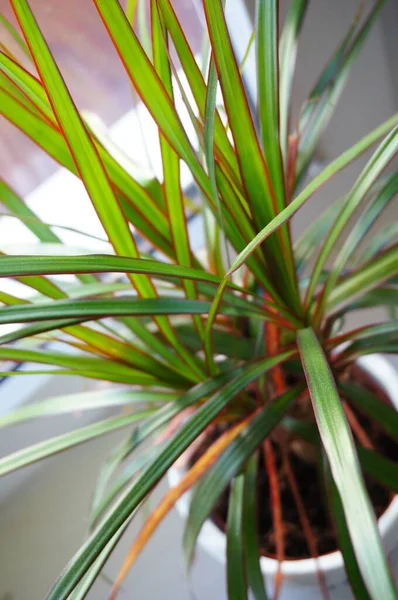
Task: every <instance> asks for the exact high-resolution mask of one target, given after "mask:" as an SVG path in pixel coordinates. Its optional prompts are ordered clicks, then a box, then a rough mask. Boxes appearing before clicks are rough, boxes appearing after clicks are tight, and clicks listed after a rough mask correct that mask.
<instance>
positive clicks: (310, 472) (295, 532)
mask: <svg viewBox="0 0 398 600" xmlns="http://www.w3.org/2000/svg"><path fill="white" fill-rule="evenodd" d="M350 379H352V380H353V381H355V382H357V383H360V384H361V385H362V386H364V387H366V388H367V389H369V391H371V392H373V393H375V394H376V395H377V396H378V397H379V399H380V401H381V402H389V399H388V397H387V396H386V394H385V393H384V391H383V390H381V389H380V387H379V386H378V385H377V383H376V382H375V381H374V380H373V379H372V378H370V376H369V375H368V374H367V373H365V372H364V371H362V370H361V369H359V368H358V367H354V368H353V369H352V371H351V373H350ZM305 406H306V407H307V408H305ZM308 408H309V409H310V410H311V408H310V406H309V404H308V403H305V405H304V406H303V405H301V406H300V405H299V406H297V404H296V406H295V408H294V409H293V412H294V415H295V416H296V417H298V416H300V417H301V418H303V417H304V418H312V416H311V414H309V415H306V414H305V412H306V411H308ZM351 409H352V411H353V412H354V414H355V416H356V417H357V419H358V421H359V423H360V424H361V426H362V428H363V429H364V431H365V432H366V433H367V435H368V436H369V438H370V440H371V441H372V443H373V445H374V448H375V450H376V451H378V452H379V453H381V454H382V455H384V456H385V457H387V458H389V459H391V460H396V457H397V456H398V444H397V443H396V442H395V441H394V440H392V439H391V438H390V437H389V436H388V435H387V434H386V433H385V432H384V430H383V429H382V428H381V427H380V426H379V425H378V424H377V423H374V422H373V421H371V420H370V419H369V418H368V417H366V416H365V415H362V414H361V413H360V412H359V411H357V410H356V409H354V408H352V406H351ZM219 433H220V432H216V431H214V430H213V431H212V435H211V436H209V438H208V439H207V440H206V442H205V443H204V444H203V446H202V448H201V449H200V450H199V451H198V452H197V453H196V455H195V456H194V458H193V461H192V462H194V461H195V460H196V459H197V457H198V455H200V454H201V453H203V451H204V450H205V449H206V447H208V446H209V445H210V444H211V443H212V441H213V440H214V438H215V437H217V435H219ZM272 445H273V448H274V452H275V457H276V461H277V467H278V475H279V487H280V493H281V500H282V510H283V520H284V531H285V557H286V558H287V559H289V558H290V559H294V558H295V559H297V558H310V554H309V551H308V547H307V542H306V538H305V535H304V533H303V528H302V526H301V523H300V519H299V515H298V512H297V507H296V503H295V501H294V497H293V494H292V492H291V490H290V486H289V485H288V483H287V480H286V477H285V475H284V473H283V469H282V468H280V467H281V456H280V451H279V445H278V444H277V443H275V442H274V441H273V442H272ZM314 459H315V456H314V455H312V454H311V448H310V447H308V448H306V446H305V443H302V442H301V441H300V440H298V439H296V440H293V442H291V443H290V446H289V460H290V464H291V467H292V469H293V472H294V475H295V478H296V481H297V484H298V487H299V490H300V495H301V498H302V500H303V502H304V506H305V509H306V513H307V516H308V519H309V521H310V525H311V529H312V532H313V534H314V537H315V540H316V543H317V550H318V554H319V555H322V554H327V553H329V552H333V551H335V550H337V547H338V545H337V540H336V535H335V531H334V528H333V525H332V523H331V520H330V518H329V509H328V503H327V498H325V494H324V488H323V485H322V483H321V482H320V481H319V473H320V469H319V468H318V466H317V464H316V461H315V460H314ZM258 473H259V475H258V491H257V509H258V514H257V521H258V532H259V543H260V548H261V552H262V554H264V555H266V556H270V557H273V556H275V551H276V549H275V538H274V530H273V524H272V511H271V508H270V489H269V482H268V477H267V474H266V471H265V468H264V458H263V453H262V452H260V453H259V469H258ZM365 482H366V487H367V490H368V493H369V495H370V498H371V500H372V503H373V507H374V510H375V513H376V516H377V517H380V516H381V515H382V514H383V512H384V511H385V510H386V508H387V507H388V505H389V504H390V502H391V500H392V494H391V492H390V491H389V490H387V489H386V488H384V487H383V486H382V485H380V484H378V483H377V482H375V481H373V480H372V479H370V478H367V477H365ZM228 500H229V489H226V490H225V491H224V493H223V494H222V496H221V498H220V499H219V502H218V503H217V505H216V507H215V509H214V511H213V513H212V516H211V518H212V520H213V521H214V522H215V523H216V525H218V527H220V529H222V530H224V531H225V524H226V521H227V511H228Z"/></svg>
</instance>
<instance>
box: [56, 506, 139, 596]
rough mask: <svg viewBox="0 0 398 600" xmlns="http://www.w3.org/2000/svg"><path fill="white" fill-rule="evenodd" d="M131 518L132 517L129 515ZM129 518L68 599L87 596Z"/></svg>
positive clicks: (127, 524)
mask: <svg viewBox="0 0 398 600" xmlns="http://www.w3.org/2000/svg"><path fill="white" fill-rule="evenodd" d="M131 518H132V517H131ZM131 518H130V519H128V520H127V521H126V522H125V523H123V525H122V526H121V527H120V529H119V530H118V531H117V532H116V533H115V535H114V536H112V538H111V539H110V540H109V542H108V543H107V545H106V546H105V547H104V549H103V550H102V552H101V553H100V554H99V556H98V558H97V559H96V560H95V561H94V563H93V565H92V566H91V567H90V569H89V570H88V571H87V573H86V574H85V576H84V577H83V578H82V580H81V581H80V583H79V585H78V586H77V587H76V588H75V590H74V591H73V592H72V593H71V594H70V596H69V597H68V600H83V599H84V598H86V597H87V594H88V593H89V591H90V589H91V588H92V586H93V584H94V583H95V581H96V579H97V577H98V576H99V574H100V573H101V570H102V567H103V566H104V564H105V563H106V561H107V560H108V558H109V556H110V554H111V553H112V551H113V550H114V548H115V547H116V544H117V543H118V542H119V540H120V538H121V537H122V535H123V533H124V532H125V531H126V529H127V527H128V526H129V525H130V522H131Z"/></svg>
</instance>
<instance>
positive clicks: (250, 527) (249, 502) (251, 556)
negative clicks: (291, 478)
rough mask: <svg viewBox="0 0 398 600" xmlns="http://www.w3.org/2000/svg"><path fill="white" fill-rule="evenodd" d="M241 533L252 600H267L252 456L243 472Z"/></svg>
mask: <svg viewBox="0 0 398 600" xmlns="http://www.w3.org/2000/svg"><path fill="white" fill-rule="evenodd" d="M244 495H245V497H244V508H243V533H244V553H245V560H246V572H247V580H248V584H249V587H250V589H251V591H252V593H253V596H254V600H267V592H266V589H265V585H264V577H263V574H262V572H261V567H260V547H259V541H258V532H257V459H256V456H252V457H251V459H250V460H249V462H248V465H247V467H246V471H245V491H244Z"/></svg>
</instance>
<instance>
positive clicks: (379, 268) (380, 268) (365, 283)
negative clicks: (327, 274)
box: [327, 248, 398, 310]
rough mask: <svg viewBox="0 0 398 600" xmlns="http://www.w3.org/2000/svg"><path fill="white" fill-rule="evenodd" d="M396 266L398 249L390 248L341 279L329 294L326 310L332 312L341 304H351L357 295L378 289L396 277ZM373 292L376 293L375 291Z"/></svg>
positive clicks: (397, 263)
mask: <svg viewBox="0 0 398 600" xmlns="http://www.w3.org/2000/svg"><path fill="white" fill-rule="evenodd" d="M397 265H398V249H397V248H390V249H388V250H385V251H384V252H383V254H380V255H379V256H376V258H374V259H373V260H371V261H369V262H368V263H366V264H365V265H363V267H361V269H359V270H358V269H357V270H354V271H352V273H349V274H348V275H346V276H345V277H343V278H342V279H341V280H340V281H339V282H338V283H337V284H336V286H335V288H334V289H333V290H332V291H331V292H330V294H329V297H328V305H327V308H328V310H334V309H335V308H336V307H337V306H339V305H341V304H346V303H348V302H351V301H352V299H353V297H355V296H357V295H358V294H363V293H364V292H367V291H368V290H372V288H376V287H378V286H379V285H380V284H381V283H383V281H388V280H389V279H390V278H391V277H394V275H396V272H397ZM375 291H376V292H377V290H375ZM385 296H386V295H385ZM374 297H375V296H374V295H373V298H374Z"/></svg>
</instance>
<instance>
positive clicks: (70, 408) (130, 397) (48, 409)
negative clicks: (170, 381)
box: [0, 390, 178, 427]
mask: <svg viewBox="0 0 398 600" xmlns="http://www.w3.org/2000/svg"><path fill="white" fill-rule="evenodd" d="M177 397H178V395H177V394H172V393H166V392H158V391H153V392H151V391H145V390H143V391H139V392H130V391H125V390H116V391H114V390H113V391H110V390H108V391H103V390H101V391H97V392H83V393H82V394H69V395H67V396H56V397H55V398H49V399H48V400H41V401H39V402H34V403H32V404H28V405H27V406H22V407H20V408H17V409H15V410H13V411H11V412H9V413H7V414H6V415H3V416H1V417H0V427H9V426H10V425H14V424H15V423H20V422H22V421H27V420H28V419H29V420H30V419H36V418H39V417H48V416H54V415H63V414H67V413H71V412H80V411H82V410H96V409H98V408H108V407H112V406H113V407H115V406H134V405H135V404H137V403H142V404H145V403H154V404H155V405H156V404H157V403H160V404H162V403H164V402H169V401H173V400H175V399H176V398H177Z"/></svg>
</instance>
